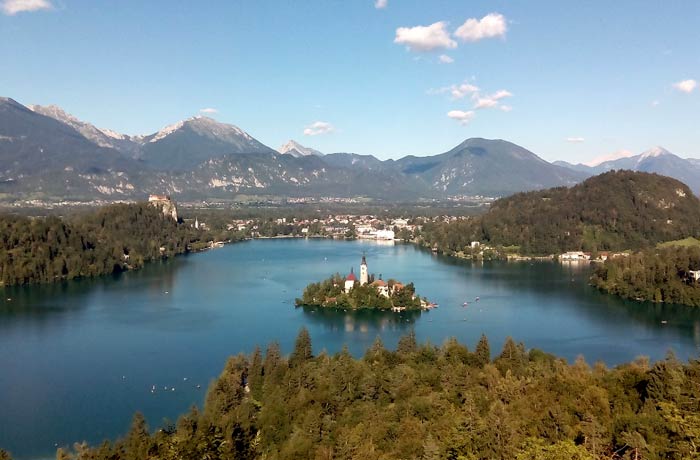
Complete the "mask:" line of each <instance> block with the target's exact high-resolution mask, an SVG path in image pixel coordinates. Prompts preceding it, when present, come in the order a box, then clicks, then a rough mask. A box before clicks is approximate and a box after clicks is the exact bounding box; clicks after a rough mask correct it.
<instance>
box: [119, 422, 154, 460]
mask: <svg viewBox="0 0 700 460" xmlns="http://www.w3.org/2000/svg"><path fill="white" fill-rule="evenodd" d="M149 445H150V435H149V432H148V425H147V424H146V419H145V418H144V416H143V414H142V413H141V412H136V413H135V414H134V418H133V419H132V421H131V429H130V430H129V433H128V434H127V435H126V439H124V447H125V450H126V453H127V455H126V457H125V458H127V459H129V460H142V459H145V458H146V457H147V456H148V448H149Z"/></svg>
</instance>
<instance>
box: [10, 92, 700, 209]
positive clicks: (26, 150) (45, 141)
mask: <svg viewBox="0 0 700 460" xmlns="http://www.w3.org/2000/svg"><path fill="white" fill-rule="evenodd" d="M0 159H1V160H2V163H1V164H2V166H1V167H0V200H2V201H4V202H12V201H14V200H18V199H22V200H39V201H47V202H51V201H59V200H76V201H91V200H102V201H118V200H133V199H140V198H143V197H144V196H145V195H147V194H149V193H169V194H172V195H174V196H175V197H177V199H181V200H182V199H185V200H223V201H234V200H236V199H237V198H238V197H240V196H278V197H358V196H360V197H366V198H369V199H375V200H387V201H416V200H433V199H454V198H463V197H467V196H469V197H474V196H488V197H500V196H505V195H510V194H512V193H516V192H521V191H528V190H538V189H544V188H548V187H555V186H571V185H574V184H576V183H578V182H580V181H582V180H584V179H585V178H587V177H589V176H591V175H595V174H598V173H600V172H604V171H607V170H610V169H621V168H624V169H634V170H638V171H647V172H658V173H660V174H664V175H669V176H672V177H675V178H677V179H679V180H681V181H683V182H685V183H686V184H688V185H689V186H690V187H691V189H692V190H693V191H695V192H697V191H698V190H700V164H698V163H696V162H693V161H692V160H684V159H682V158H680V157H677V156H675V155H673V154H671V153H669V152H666V151H665V150H663V149H660V150H655V151H651V152H648V153H646V154H643V155H640V156H638V157H629V158H622V159H617V160H613V161H608V162H605V163H601V164H599V165H596V166H594V167H589V166H584V165H572V164H568V163H565V162H555V163H549V162H547V161H545V160H543V159H542V158H540V157H538V156H537V155H536V154H534V153H533V152H530V151H529V150H527V149H525V148H523V147H520V146H518V145H516V144H513V143H511V142H508V141H505V140H489V139H481V138H471V139H467V140H465V141H464V142H462V143H461V144H459V145H457V146H455V147H454V148H453V149H451V150H449V151H447V152H445V153H440V154H437V155H429V156H421V157H417V156H405V157H403V158H401V159H398V160H379V159H377V158H376V157H374V156H372V155H360V154H357V153H345V152H342V153H330V154H324V153H321V152H319V151H317V150H314V149H311V148H308V147H305V146H303V145H301V144H299V143H298V142H296V141H293V140H290V141H289V142H287V143H285V144H284V145H283V146H281V147H280V148H279V149H278V150H275V149H273V148H271V147H268V146H267V145H265V144H264V143H262V142H261V141H259V140H257V139H255V138H254V137H252V136H251V135H250V134H248V133H247V132H245V131H244V130H242V129H241V128H239V127H237V126H234V125H231V124H225V123H220V122H218V121H216V120H214V119H212V118H208V117H202V116H198V117H193V118H189V119H186V120H182V121H180V122H177V123H174V124H172V125H169V126H166V127H165V128H163V129H162V130H160V131H158V132H156V133H152V134H148V135H139V136H129V135H125V134H120V133H117V132H115V131H112V130H110V129H101V128H97V127H95V126H93V125H92V124H90V123H87V122H85V121H81V120H79V119H77V118H75V117H74V116H72V115H70V114H68V113H66V112H65V111H64V110H62V109H61V108H60V107H56V106H36V105H33V106H24V105H22V104H20V103H18V102H16V101H14V100H13V99H10V98H0Z"/></svg>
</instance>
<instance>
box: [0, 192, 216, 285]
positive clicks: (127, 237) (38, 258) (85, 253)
mask: <svg viewBox="0 0 700 460" xmlns="http://www.w3.org/2000/svg"><path fill="white" fill-rule="evenodd" d="M208 239H209V235H208V233H207V232H204V231H199V230H195V229H193V228H192V227H191V226H190V225H186V224H182V223H178V222H175V221H174V220H173V219H171V218H169V217H165V216H164V215H163V213H162V212H161V210H160V209H158V208H156V207H154V206H151V205H149V204H147V203H139V204H114V205H110V206H106V207H104V208H100V209H99V210H97V211H91V212H88V213H83V214H79V215H74V216H71V217H64V218H61V217H56V216H49V217H37V218H31V217H24V216H16V215H12V214H4V215H0V285H6V286H9V285H17V284H30V283H50V282H55V281H61V280H70V279H74V278H81V277H92V276H98V275H105V274H111V273H117V272H120V271H124V270H133V269H138V268H140V267H142V266H143V264H144V263H146V262H148V261H152V260H157V259H162V258H167V257H172V256H174V255H176V254H182V253H185V252H188V251H190V250H193V249H197V248H202V247H204V246H205V245H206V242H207V241H208Z"/></svg>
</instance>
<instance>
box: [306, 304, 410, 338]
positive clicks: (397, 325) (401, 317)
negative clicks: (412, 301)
mask: <svg viewBox="0 0 700 460" xmlns="http://www.w3.org/2000/svg"><path fill="white" fill-rule="evenodd" d="M299 308H300V309H303V311H304V314H305V315H306V319H307V320H308V321H309V322H310V323H314V324H315V323H318V324H321V325H322V326H323V327H324V328H326V329H327V330H329V331H335V332H341V331H342V332H355V331H357V332H362V333H368V332H377V333H379V332H386V331H397V332H400V333H404V332H405V331H406V330H408V329H410V327H411V326H413V324H415V322H416V320H417V319H418V318H420V316H421V312H420V311H402V312H398V313H397V312H391V311H377V310H356V311H353V310H350V311H348V310H342V309H338V308H320V307H299Z"/></svg>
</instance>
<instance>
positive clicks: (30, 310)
mask: <svg viewBox="0 0 700 460" xmlns="http://www.w3.org/2000/svg"><path fill="white" fill-rule="evenodd" d="M363 253H365V254H366V256H367V262H368V266H369V271H370V272H371V273H375V274H377V275H379V274H382V275H383V277H384V279H388V278H396V279H398V280H401V281H403V282H411V281H413V282H414V283H415V286H416V290H417V292H418V294H420V295H422V296H426V297H427V298H428V299H429V300H431V301H434V302H437V303H438V304H439V305H440V306H439V308H437V309H435V310H432V311H429V312H424V313H377V312H358V313H352V312H342V311H327V310H326V311H318V310H317V309H302V308H298V309H297V308H294V298H295V297H297V296H299V295H300V294H301V291H302V290H303V288H304V287H305V286H306V285H307V284H308V283H310V282H313V281H319V280H321V279H325V278H327V277H328V276H330V275H331V274H333V273H336V272H340V273H342V274H343V275H345V274H347V273H348V272H349V270H350V267H354V269H355V272H356V273H357V272H358V269H359V264H360V259H361V257H362V254H363ZM589 271H590V268H589V267H588V266H586V265H579V264H568V265H567V264H559V263H554V262H532V263H531V262H512V263H506V262H486V263H471V262H469V261H461V260H455V259H451V258H446V257H442V256H436V255H433V254H431V253H430V252H427V251H424V250H422V249H420V248H417V247H414V246H412V245H386V244H378V243H374V242H362V241H353V242H345V241H332V240H299V239H294V240H291V239H279V240H255V241H248V242H244V243H238V244H234V245H229V246H226V247H224V248H221V249H216V250H212V251H209V252H205V253H199V254H192V255H188V256H181V257H178V258H175V259H173V260H171V261H167V262H163V263H154V264H151V265H148V266H147V267H146V268H144V269H143V270H141V271H138V272H131V273H124V274H121V275H118V276H113V277H103V278H100V279H94V280H81V281H73V282H66V283H62V284H60V285H51V286H34V287H21V288H6V289H4V290H2V289H0V295H1V296H2V298H1V299H0V408H1V409H0V420H1V421H0V447H2V448H5V449H7V450H9V451H11V452H12V453H13V455H14V456H15V457H16V458H20V459H22V458H37V457H47V458H49V457H53V456H54V453H55V446H57V445H58V446H61V445H67V444H72V443H73V442H75V441H81V440H87V441H88V442H90V443H93V444H94V443H97V442H100V441H101V440H102V439H104V438H115V437H116V436H118V435H121V434H124V433H125V432H126V431H127V430H128V427H129V424H130V421H131V417H132V415H133V413H134V412H135V411H141V412H143V413H144V415H145V416H146V418H147V420H148V421H149V424H150V426H151V428H155V427H157V426H160V425H161V424H162V422H163V419H164V418H169V419H170V420H175V419H176V418H177V416H178V415H179V414H181V413H183V412H185V411H187V410H188V409H189V407H191V406H192V405H193V404H200V403H201V401H202V400H203V396H204V393H205V391H206V388H207V386H208V385H209V383H210V382H211V380H212V379H213V378H214V377H215V376H217V375H218V374H219V372H220V371H221V369H222V368H223V365H224V362H225V360H226V358H227V357H228V356H230V355H232V354H236V353H238V352H245V353H249V352H251V351H252V350H253V349H254V347H255V346H256V345H260V346H261V347H263V349H264V347H265V346H266V345H267V344H268V343H269V342H271V341H278V342H279V343H280V345H281V347H282V349H283V350H284V351H285V352H289V351H291V349H292V346H293V343H294V339H295V337H296V335H297V333H298V331H299V329H300V328H301V327H302V326H305V327H307V328H308V329H309V332H310V333H311V337H312V340H313V346H314V351H315V352H316V353H318V352H320V351H321V350H323V349H325V350H327V351H328V352H331V353H334V352H337V351H339V350H341V349H342V347H343V346H347V347H348V348H349V350H350V351H351V352H352V353H353V354H354V355H356V356H361V355H362V354H363V353H364V350H365V349H366V348H367V347H369V346H370V345H371V344H372V342H374V340H375V338H376V337H377V336H380V337H381V338H382V340H383V341H384V344H385V345H386V346H387V347H389V348H393V347H395V346H396V343H397V342H398V339H399V337H400V336H401V335H403V334H405V333H407V332H408V331H410V330H411V329H413V330H415V332H416V335H417V337H418V339H419V341H426V340H429V341H430V342H432V343H434V344H438V345H439V344H441V343H442V342H443V341H444V340H445V339H446V338H448V337H457V338H458V339H459V340H460V341H461V342H463V343H465V344H467V345H468V346H469V347H470V349H473V347H474V346H475V344H476V342H477V341H478V339H479V337H480V335H481V334H482V333H485V334H486V335H487V336H488V337H489V341H490V343H491V349H492V352H493V353H494V354H497V353H498V352H499V351H500V348H501V345H502V343H503V341H504V340H505V338H506V337H507V336H512V337H513V338H515V339H516V340H517V341H523V342H524V343H525V345H526V346H527V347H528V348H532V347H537V348H541V349H543V350H545V351H547V352H550V353H553V354H556V355H558V356H562V357H564V358H566V359H568V360H573V359H575V358H576V357H577V356H578V355H584V356H585V358H586V360H587V361H588V362H589V363H593V362H594V361H598V360H600V361H604V362H605V363H606V364H608V365H615V364H618V363H621V362H624V361H629V360H632V359H634V358H635V357H637V356H639V355H646V356H649V357H650V358H652V359H660V358H663V357H664V356H665V354H666V353H667V351H668V350H669V349H673V350H674V351H675V353H676V354H677V355H678V356H679V357H680V358H682V359H688V358H692V357H696V356H697V355H698V347H699V346H700V309H691V308H685V307H673V306H664V307H662V306H658V305H653V304H646V303H636V302H629V301H624V300H621V299H617V298H613V297H610V296H606V295H604V294H602V293H600V292H598V291H596V290H595V289H593V288H591V287H590V286H588V285H587V283H586V280H587V277H588V274H589ZM477 296H478V297H479V298H480V300H479V301H478V302H475V298H476V297H477ZM464 302H468V303H469V305H468V306H467V307H463V303H464ZM154 387H155V391H154V390H153V389H154Z"/></svg>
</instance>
